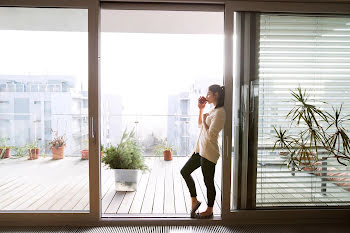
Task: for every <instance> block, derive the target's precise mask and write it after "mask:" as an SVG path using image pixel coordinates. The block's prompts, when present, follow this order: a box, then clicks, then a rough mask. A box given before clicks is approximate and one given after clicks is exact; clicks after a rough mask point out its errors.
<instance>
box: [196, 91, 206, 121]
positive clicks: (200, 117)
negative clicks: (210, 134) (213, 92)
mask: <svg viewBox="0 0 350 233" xmlns="http://www.w3.org/2000/svg"><path fill="white" fill-rule="evenodd" d="M200 99H201V97H199V99H198V108H199V116H198V127H201V126H202V118H203V110H204V108H205V104H206V102H204V103H201V102H200Z"/></svg>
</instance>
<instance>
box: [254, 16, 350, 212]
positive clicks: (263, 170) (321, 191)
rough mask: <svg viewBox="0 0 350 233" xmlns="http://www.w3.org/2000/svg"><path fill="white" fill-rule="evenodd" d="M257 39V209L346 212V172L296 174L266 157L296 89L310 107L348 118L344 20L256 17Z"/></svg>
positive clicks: (349, 68) (349, 36)
mask: <svg viewBox="0 0 350 233" xmlns="http://www.w3.org/2000/svg"><path fill="white" fill-rule="evenodd" d="M259 33H260V38H259V41H258V45H259V46H258V54H259V66H258V67H259V68H258V69H259V70H258V75H259V82H260V83H259V130H258V136H259V143H258V174H257V196H256V199H257V203H256V205H257V207H282V206H291V207H294V206H303V207H305V206H334V205H336V206H339V205H340V206H350V169H349V167H346V166H343V165H341V164H339V163H338V162H337V161H336V160H335V159H327V160H325V161H322V162H320V163H318V164H317V166H316V168H315V170H313V171H308V170H307V169H304V170H302V171H298V170H296V169H294V168H293V167H288V166H287V163H286V159H287V158H286V157H285V156H283V154H282V155H280V153H279V150H275V151H272V146H273V144H274V140H275V138H274V135H275V133H274V129H273V126H277V127H282V128H287V127H288V126H289V123H290V122H289V120H287V119H286V118H285V116H286V115H287V113H288V112H289V111H290V109H291V108H292V107H293V106H294V103H292V102H291V101H290V100H291V95H290V90H293V89H295V88H297V87H299V86H300V87H301V88H303V89H306V90H307V91H308V93H309V94H310V100H311V102H312V103H314V104H317V105H318V106H320V107H322V108H323V109H325V110H328V111H329V112H332V108H331V106H330V105H326V104H323V103H322V102H321V101H326V102H328V103H329V104H332V105H333V106H335V107H339V106H340V104H343V113H344V114H350V17H321V16H317V17H316V16H300V15H269V14H262V15H261V16H260V29H259ZM346 128H347V129H349V130H350V127H349V125H347V126H346ZM298 130H299V129H297V128H293V129H292V132H298ZM321 157H322V154H321Z"/></svg>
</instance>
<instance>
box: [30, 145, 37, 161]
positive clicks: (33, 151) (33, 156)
mask: <svg viewBox="0 0 350 233" xmlns="http://www.w3.org/2000/svg"><path fill="white" fill-rule="evenodd" d="M28 152H29V160H33V159H38V158H39V148H34V149H29V150H28Z"/></svg>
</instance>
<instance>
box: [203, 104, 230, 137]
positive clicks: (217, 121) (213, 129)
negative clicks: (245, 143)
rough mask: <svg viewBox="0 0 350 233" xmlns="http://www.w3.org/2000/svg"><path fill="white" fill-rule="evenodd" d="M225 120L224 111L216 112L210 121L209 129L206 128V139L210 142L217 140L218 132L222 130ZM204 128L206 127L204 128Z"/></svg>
mask: <svg viewBox="0 0 350 233" xmlns="http://www.w3.org/2000/svg"><path fill="white" fill-rule="evenodd" d="M225 120H226V112H225V111H222V110H221V111H217V112H216V113H215V115H214V116H213V118H212V120H211V124H210V127H208V129H207V132H208V137H209V139H210V140H215V139H217V137H218V135H219V133H220V131H221V130H222V129H223V128H224V125H225ZM205 128H206V127H205Z"/></svg>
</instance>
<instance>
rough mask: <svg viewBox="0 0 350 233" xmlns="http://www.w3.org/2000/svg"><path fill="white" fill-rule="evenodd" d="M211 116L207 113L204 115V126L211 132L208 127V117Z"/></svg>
mask: <svg viewBox="0 0 350 233" xmlns="http://www.w3.org/2000/svg"><path fill="white" fill-rule="evenodd" d="M208 116H209V114H208V113H206V114H204V115H203V124H204V128H205V130H207V131H208V130H209V126H208V125H207V117H208Z"/></svg>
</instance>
